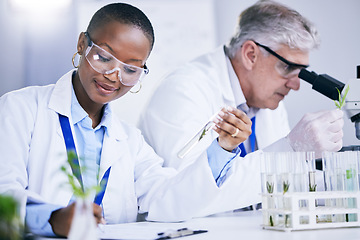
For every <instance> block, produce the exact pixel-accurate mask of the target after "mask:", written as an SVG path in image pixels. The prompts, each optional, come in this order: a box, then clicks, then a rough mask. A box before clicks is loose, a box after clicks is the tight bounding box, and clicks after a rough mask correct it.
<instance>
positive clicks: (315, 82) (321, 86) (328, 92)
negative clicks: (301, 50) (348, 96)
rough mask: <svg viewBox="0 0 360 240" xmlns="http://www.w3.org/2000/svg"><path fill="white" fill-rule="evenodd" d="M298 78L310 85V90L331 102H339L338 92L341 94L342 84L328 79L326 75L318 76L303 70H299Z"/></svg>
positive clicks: (330, 78)
mask: <svg viewBox="0 0 360 240" xmlns="http://www.w3.org/2000/svg"><path fill="white" fill-rule="evenodd" d="M299 78H301V79H303V80H305V81H306V82H308V83H310V84H311V85H312V89H314V90H316V91H318V92H319V93H321V94H323V95H325V96H327V97H328V98H330V99H332V100H339V93H338V90H339V91H340V92H341V91H342V90H343V88H344V86H345V84H344V83H342V82H340V81H338V80H336V79H335V78H332V77H330V76H329V75H327V74H320V75H318V74H316V73H315V72H309V71H308V70H306V69H305V68H303V69H301V71H300V73H299ZM337 89H338V90H337Z"/></svg>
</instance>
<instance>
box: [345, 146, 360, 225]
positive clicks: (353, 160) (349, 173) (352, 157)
mask: <svg viewBox="0 0 360 240" xmlns="http://www.w3.org/2000/svg"><path fill="white" fill-rule="evenodd" d="M341 156H342V159H341V160H342V162H343V166H344V168H345V190H346V191H348V192H354V191H358V190H359V180H358V166H357V165H358V159H357V157H358V153H357V152H352V151H348V152H343V153H341ZM345 206H346V208H356V199H355V198H348V199H347V200H346V201H345ZM345 217H346V222H354V221H357V215H356V214H346V215H345Z"/></svg>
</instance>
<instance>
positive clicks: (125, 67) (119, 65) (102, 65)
mask: <svg viewBox="0 0 360 240" xmlns="http://www.w3.org/2000/svg"><path fill="white" fill-rule="evenodd" d="M85 36H86V37H87V39H88V47H87V49H86V52H85V58H86V60H87V61H88V63H89V64H90V66H91V67H92V68H93V69H94V70H95V71H97V72H98V73H101V74H112V73H114V72H116V71H117V72H118V74H117V75H118V77H119V80H120V82H121V83H122V84H123V85H125V86H134V85H136V84H137V83H138V82H139V81H140V80H142V79H143V78H144V77H145V75H146V74H148V73H149V69H148V68H147V67H146V65H144V68H141V67H137V66H134V65H129V64H126V63H123V62H121V61H120V60H118V59H117V58H116V57H114V56H113V55H112V54H111V53H109V52H107V51H106V50H104V49H102V48H101V47H99V46H98V45H96V44H95V43H94V42H93V41H92V40H91V39H90V36H89V34H88V33H87V32H85Z"/></svg>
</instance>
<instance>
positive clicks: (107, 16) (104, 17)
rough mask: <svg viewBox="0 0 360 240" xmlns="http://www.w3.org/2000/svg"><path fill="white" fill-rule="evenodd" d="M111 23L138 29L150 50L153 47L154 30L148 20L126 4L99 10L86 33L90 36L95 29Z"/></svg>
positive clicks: (113, 5)
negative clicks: (116, 22) (115, 22)
mask: <svg viewBox="0 0 360 240" xmlns="http://www.w3.org/2000/svg"><path fill="white" fill-rule="evenodd" d="M111 21H118V22H120V23H124V24H129V25H132V26H134V27H136V28H138V29H140V30H141V31H142V32H143V33H144V35H145V36H146V37H147V38H148V39H149V41H150V44H151V49H152V47H153V46H154V41H155V36H154V29H153V27H152V25H151V22H150V20H149V19H148V18H147V16H146V15H145V14H144V13H143V12H142V11H141V10H140V9H138V8H136V7H134V6H131V5H129V4H126V3H112V4H108V5H106V6H104V7H102V8H100V9H99V10H98V11H97V12H96V13H95V14H94V16H93V17H92V18H91V20H90V23H89V26H88V28H87V30H86V31H87V32H88V33H90V34H91V33H92V32H93V31H94V30H95V29H97V28H100V27H103V26H104V25H105V24H107V23H109V22H111Z"/></svg>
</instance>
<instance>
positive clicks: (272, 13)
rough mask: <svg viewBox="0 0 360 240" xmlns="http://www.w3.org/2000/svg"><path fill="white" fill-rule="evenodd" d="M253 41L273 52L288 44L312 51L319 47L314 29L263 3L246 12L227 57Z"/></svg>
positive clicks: (300, 18)
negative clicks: (245, 43) (248, 41)
mask: <svg viewBox="0 0 360 240" xmlns="http://www.w3.org/2000/svg"><path fill="white" fill-rule="evenodd" d="M247 40H254V41H256V42H259V43H260V44H263V45H266V46H269V47H270V48H272V49H273V50H277V49H279V48H280V45H282V44H285V45H288V46H289V47H290V48H294V49H300V50H302V51H305V52H307V51H309V50H311V49H313V48H317V47H318V46H319V44H320V40H319V34H318V32H317V30H316V29H315V27H314V25H313V24H312V23H311V22H309V21H308V20H307V19H306V18H304V17H303V16H301V15H300V14H299V13H298V12H297V11H295V10H293V9H290V8H288V7H286V6H284V5H281V4H279V3H276V2H274V1H269V0H261V1H258V2H257V3H256V4H254V5H252V6H251V7H249V8H247V9H246V10H245V11H243V12H242V13H241V14H240V16H239V20H238V25H237V27H236V31H235V34H234V35H233V37H232V38H231V39H230V41H229V43H228V44H226V46H225V50H226V54H227V55H228V56H229V57H230V58H233V57H234V56H235V54H236V52H237V51H238V50H239V48H241V46H242V44H243V43H244V42H245V41H247Z"/></svg>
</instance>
